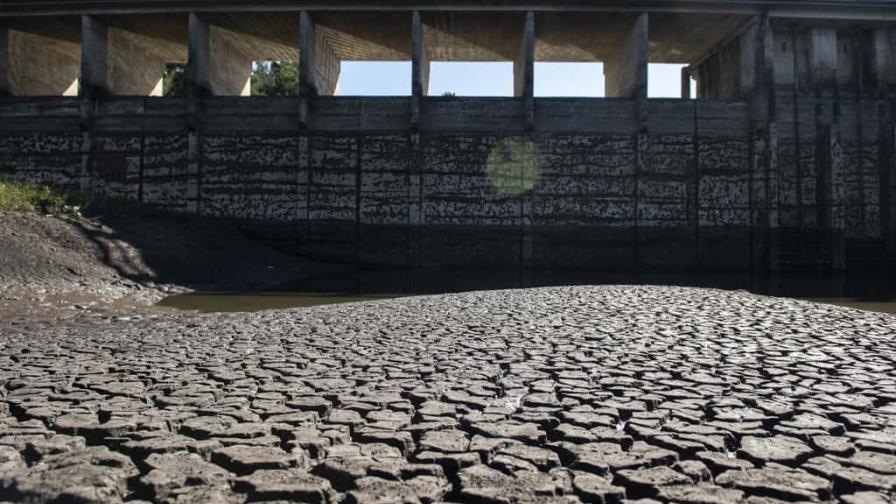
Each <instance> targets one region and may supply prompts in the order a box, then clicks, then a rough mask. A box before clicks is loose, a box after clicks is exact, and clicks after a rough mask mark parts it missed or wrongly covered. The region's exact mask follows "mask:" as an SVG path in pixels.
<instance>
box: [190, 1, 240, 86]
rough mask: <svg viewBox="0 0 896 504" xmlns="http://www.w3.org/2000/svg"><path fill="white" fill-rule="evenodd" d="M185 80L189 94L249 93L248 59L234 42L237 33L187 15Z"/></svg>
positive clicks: (193, 15) (195, 16) (192, 14)
mask: <svg viewBox="0 0 896 504" xmlns="http://www.w3.org/2000/svg"><path fill="white" fill-rule="evenodd" d="M189 30H190V35H189V48H188V62H187V79H188V81H189V86H190V93H192V94H193V95H199V96H201V95H222V96H249V94H250V93H251V87H250V84H251V77H252V58H251V57H250V56H248V55H245V54H243V53H242V52H241V51H240V50H239V49H238V48H237V47H236V45H235V44H234V42H233V41H234V39H236V38H238V37H239V36H240V35H239V34H238V33H235V32H232V31H230V30H225V29H223V28H220V27H217V26H214V25H211V24H209V23H208V22H207V21H206V20H204V19H202V18H201V17H200V16H198V15H197V14H195V13H191V14H190V26H189Z"/></svg>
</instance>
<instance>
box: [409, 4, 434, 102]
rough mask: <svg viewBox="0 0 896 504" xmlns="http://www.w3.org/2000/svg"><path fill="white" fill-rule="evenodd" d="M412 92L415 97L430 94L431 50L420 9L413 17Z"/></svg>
mask: <svg viewBox="0 0 896 504" xmlns="http://www.w3.org/2000/svg"><path fill="white" fill-rule="evenodd" d="M411 39H412V42H411V74H412V77H411V78H412V79H413V80H412V82H411V93H412V95H413V96H415V97H418V98H420V97H423V96H426V95H427V94H429V68H430V61H429V51H428V50H427V47H426V37H425V36H424V34H423V22H422V21H421V20H420V11H414V14H413V16H412V19H411Z"/></svg>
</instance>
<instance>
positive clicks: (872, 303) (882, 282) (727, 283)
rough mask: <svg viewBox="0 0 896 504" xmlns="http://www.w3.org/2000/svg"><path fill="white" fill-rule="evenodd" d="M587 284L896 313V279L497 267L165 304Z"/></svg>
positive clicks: (248, 305) (258, 305)
mask: <svg viewBox="0 0 896 504" xmlns="http://www.w3.org/2000/svg"><path fill="white" fill-rule="evenodd" d="M585 284H635V285H645V284H654V285H683V286H694V287H714V288H721V289H740V290H748V291H750V292H753V293H756V294H763V295H769V296H780V297H791V298H798V299H805V300H808V301H814V302H818V303H829V304H834V305H839V306H846V307H850V308H857V309H860V310H867V311H875V312H883V313H894V314H896V282H891V281H890V278H889V275H887V274H882V275H866V276H855V275H854V276H849V277H846V276H843V275H803V276H783V277H782V276H778V277H772V276H759V277H757V276H750V275H739V274H711V275H706V274H703V275H698V274H693V273H674V272H672V273H651V274H629V273H619V274H607V273H605V272H594V271H574V270H567V271H552V272H536V273H533V274H531V275H527V276H521V275H519V274H518V273H517V272H513V271H494V270H488V271H486V270H376V271H359V272H355V273H352V274H347V275H346V274H342V275H337V276H327V277H319V278H313V279H309V280H306V281H303V282H302V283H301V284H300V285H285V286H282V288H279V289H276V290H274V291H272V292H236V293H194V294H181V295H176V296H171V297H169V298H166V299H164V300H163V301H161V302H160V303H159V306H164V307H171V308H178V309H183V310H196V311H200V312H251V311H258V310H268V309H280V308H297V307H308V306H318V305H328V304H337V303H353V302H359V301H372V300H378V299H389V298H395V297H403V296H413V295H423V294H444V293H450V292H464V291H472V290H491V289H509V288H523V287H545V286H556V285H585Z"/></svg>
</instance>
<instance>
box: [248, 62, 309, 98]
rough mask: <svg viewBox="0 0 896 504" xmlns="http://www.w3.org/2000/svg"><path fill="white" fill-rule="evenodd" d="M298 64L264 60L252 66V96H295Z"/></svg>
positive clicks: (297, 92)
mask: <svg viewBox="0 0 896 504" xmlns="http://www.w3.org/2000/svg"><path fill="white" fill-rule="evenodd" d="M298 94H299V66H298V65H297V64H296V63H295V62H292V61H264V62H260V63H256V64H254V65H253V66H252V96H297V95H298Z"/></svg>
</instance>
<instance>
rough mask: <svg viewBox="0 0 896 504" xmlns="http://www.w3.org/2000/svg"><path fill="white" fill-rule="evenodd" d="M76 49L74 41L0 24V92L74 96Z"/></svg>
mask: <svg viewBox="0 0 896 504" xmlns="http://www.w3.org/2000/svg"><path fill="white" fill-rule="evenodd" d="M80 52H81V49H80V47H79V44H78V43H77V42H75V41H71V40H66V39H61V38H58V39H57V38H53V37H49V36H46V35H43V34H37V33H30V32H24V31H19V30H16V29H14V28H12V27H5V28H4V27H0V94H3V93H5V94H10V95H15V96H75V95H77V94H78V76H79V74H80V72H81V68H80V61H81V55H80Z"/></svg>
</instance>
